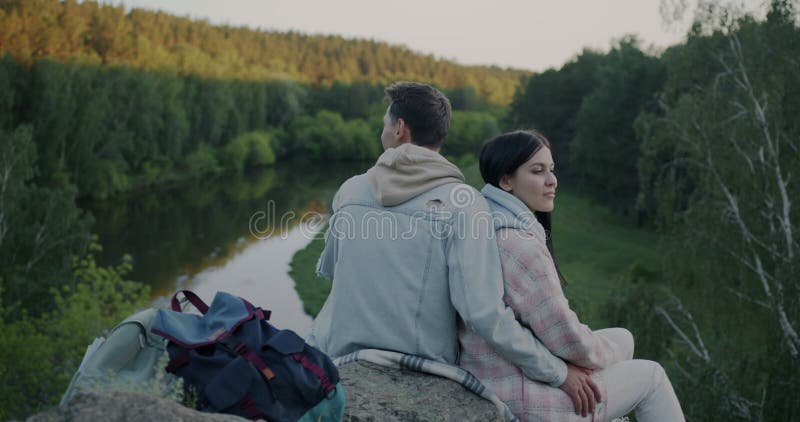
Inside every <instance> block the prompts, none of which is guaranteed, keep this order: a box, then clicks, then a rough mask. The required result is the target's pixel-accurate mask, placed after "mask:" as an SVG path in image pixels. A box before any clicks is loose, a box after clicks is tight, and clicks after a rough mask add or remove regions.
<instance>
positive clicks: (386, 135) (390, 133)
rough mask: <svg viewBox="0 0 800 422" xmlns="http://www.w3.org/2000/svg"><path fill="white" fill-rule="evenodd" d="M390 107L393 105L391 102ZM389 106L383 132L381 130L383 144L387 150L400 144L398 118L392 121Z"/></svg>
mask: <svg viewBox="0 0 800 422" xmlns="http://www.w3.org/2000/svg"><path fill="white" fill-rule="evenodd" d="M389 107H391V104H390V105H389ZM389 107H386V114H384V115H383V132H381V144H382V145H383V149H385V150H386V149H389V148H394V147H397V146H399V145H400V142H399V138H400V133H399V132H400V129H399V128H398V127H397V121H396V120H395V122H394V123H392V116H391V115H389Z"/></svg>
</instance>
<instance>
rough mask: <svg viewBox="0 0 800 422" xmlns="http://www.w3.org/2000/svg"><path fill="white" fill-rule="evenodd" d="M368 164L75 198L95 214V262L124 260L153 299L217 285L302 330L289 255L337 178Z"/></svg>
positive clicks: (274, 171) (322, 210)
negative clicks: (98, 249) (99, 247)
mask: <svg viewBox="0 0 800 422" xmlns="http://www.w3.org/2000/svg"><path fill="white" fill-rule="evenodd" d="M369 165H370V163H348V164H327V165H324V164H317V163H289V164H282V165H278V166H275V167H272V168H267V169H261V170H258V171H253V172H249V173H246V174H243V175H228V176H224V177H218V178H203V179H201V180H194V181H191V182H188V183H183V184H178V185H174V186H167V187H164V186H162V187H158V188H154V189H149V190H146V191H139V192H135V193H130V194H126V195H121V196H118V197H114V198H112V199H110V200H106V201H101V202H92V203H83V204H81V206H82V207H83V208H84V209H87V210H89V211H90V212H91V213H92V214H93V215H94V217H95V224H94V228H93V233H96V234H98V235H99V237H100V243H101V245H102V246H103V251H102V252H101V253H100V254H98V256H97V260H98V263H99V264H101V265H117V264H119V263H120V262H121V260H124V259H128V260H129V261H130V262H132V264H133V270H132V272H131V273H130V274H128V277H127V278H129V279H132V280H136V281H140V282H143V283H146V284H148V285H149V286H150V287H151V290H152V298H153V301H154V303H155V304H156V306H164V305H165V304H166V302H167V299H168V298H169V296H171V295H172V293H173V292H175V291H176V290H178V289H190V290H193V291H195V292H196V293H198V295H200V297H201V298H203V299H204V300H206V301H207V302H210V301H211V299H212V298H213V296H214V294H215V292H217V291H219V290H222V291H226V292H229V293H232V294H235V295H238V296H242V297H244V298H246V299H248V300H250V301H251V302H252V303H253V304H255V305H257V306H261V307H263V308H265V309H270V310H272V311H273V312H272V319H271V322H272V323H273V324H274V325H275V326H276V327H278V328H288V329H292V330H295V331H296V332H298V333H299V334H300V335H303V336H305V335H307V334H308V332H309V328H310V324H311V317H309V316H308V315H307V314H306V313H305V312H304V311H303V307H302V302H301V300H300V298H299V297H298V295H297V292H296V291H295V289H294V281H293V280H292V279H291V278H290V277H289V275H288V271H289V263H290V261H291V259H292V256H293V255H294V253H295V252H297V251H298V250H300V249H302V248H303V247H305V246H306V245H307V244H308V243H309V242H310V241H311V239H312V238H313V236H314V235H315V234H316V233H317V232H318V231H319V230H320V228H321V225H320V222H321V218H324V216H326V215H327V213H328V212H329V204H330V202H331V200H332V198H333V195H334V193H335V192H336V189H337V188H338V187H339V185H341V183H343V182H344V181H345V180H346V179H347V178H348V177H350V176H353V175H355V174H358V173H362V172H364V171H365V170H366V169H367V168H368V167H369ZM126 254H127V255H128V256H126ZM320 282H327V281H325V280H323V279H320Z"/></svg>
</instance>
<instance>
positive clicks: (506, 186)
mask: <svg viewBox="0 0 800 422" xmlns="http://www.w3.org/2000/svg"><path fill="white" fill-rule="evenodd" d="M498 185H500V189H502V190H504V191H506V192H511V191H512V186H511V176H509V175H507V174H505V175H503V177H501V178H500V183H498Z"/></svg>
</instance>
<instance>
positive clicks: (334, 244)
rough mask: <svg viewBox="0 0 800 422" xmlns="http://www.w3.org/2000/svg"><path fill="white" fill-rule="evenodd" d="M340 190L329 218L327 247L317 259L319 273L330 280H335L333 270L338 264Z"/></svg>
mask: <svg viewBox="0 0 800 422" xmlns="http://www.w3.org/2000/svg"><path fill="white" fill-rule="evenodd" d="M339 208H340V204H339V192H338V191H337V192H336V194H335V195H334V196H333V204H332V205H331V210H332V213H331V218H330V219H329V220H328V229H327V230H326V231H325V248H324V249H323V250H322V254H320V256H319V260H317V271H316V272H317V275H318V276H320V277H325V278H327V279H328V280H333V270H334V267H335V266H336V257H337V255H338V250H337V249H338V236H336V232H335V230H336V228H337V226H336V212H337V211H338V210H339Z"/></svg>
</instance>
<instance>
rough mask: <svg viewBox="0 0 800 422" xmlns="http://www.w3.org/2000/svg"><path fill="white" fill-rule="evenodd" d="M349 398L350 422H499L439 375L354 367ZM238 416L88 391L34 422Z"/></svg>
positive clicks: (488, 406)
mask: <svg viewBox="0 0 800 422" xmlns="http://www.w3.org/2000/svg"><path fill="white" fill-rule="evenodd" d="M339 375H340V377H341V381H342V385H343V386H344V388H345V391H346V393H347V402H346V407H345V416H344V421H345V422H365V421H380V422H383V421H494V420H500V417H499V415H498V413H497V410H496V408H495V407H494V405H493V404H492V403H490V402H489V401H487V400H484V399H482V398H480V397H478V396H476V395H475V394H473V393H472V392H470V391H469V390H467V389H465V388H464V387H462V386H461V385H459V384H458V383H456V382H453V381H450V380H448V379H446V378H442V377H437V376H435V375H429V374H424V373H420V372H414V371H408V370H403V369H394V368H387V367H383V366H380V365H375V364H372V363H369V362H353V363H350V364H347V365H344V366H342V367H341V368H339ZM245 420H246V419H242V418H240V417H238V416H233V415H225V414H220V413H204V412H198V411H196V410H192V409H189V408H187V407H184V406H182V405H180V404H179V403H177V402H175V401H172V400H168V399H162V398H157V397H152V396H147V395H144V394H140V393H132V392H123V391H85V392H80V393H78V394H76V395H75V396H74V397H73V398H72V400H70V401H69V403H67V404H66V405H64V406H59V407H56V408H54V409H52V410H50V411H48V412H45V413H40V414H38V415H35V416H31V417H30V418H28V419H27V421H28V422H68V421H69V422H71V421H110V422H122V421H193V422H194V421H198V422H237V421H245Z"/></svg>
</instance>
